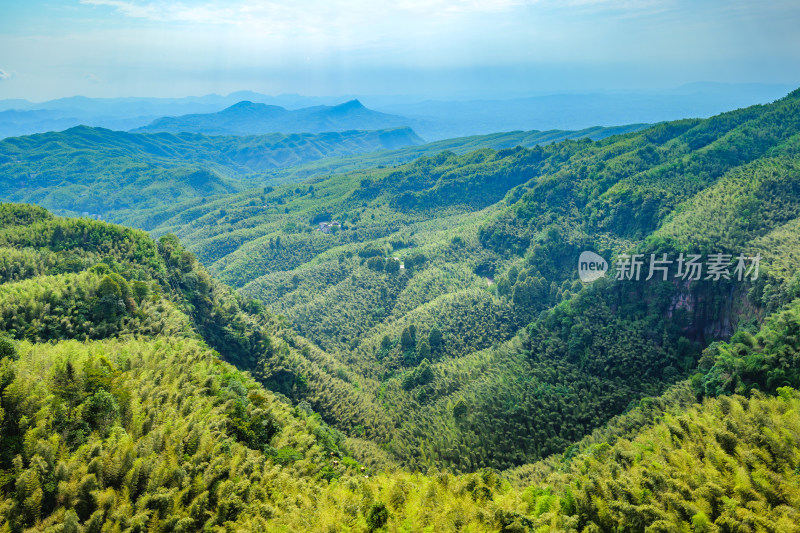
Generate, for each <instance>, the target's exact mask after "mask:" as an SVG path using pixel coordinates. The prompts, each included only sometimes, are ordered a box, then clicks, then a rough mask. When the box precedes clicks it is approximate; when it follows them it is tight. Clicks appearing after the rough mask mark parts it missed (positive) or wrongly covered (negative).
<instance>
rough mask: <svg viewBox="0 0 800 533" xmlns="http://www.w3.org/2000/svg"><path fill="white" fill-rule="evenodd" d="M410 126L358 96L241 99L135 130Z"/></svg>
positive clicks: (244, 131) (249, 131)
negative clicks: (317, 100) (303, 100)
mask: <svg viewBox="0 0 800 533" xmlns="http://www.w3.org/2000/svg"><path fill="white" fill-rule="evenodd" d="M401 126H406V127H407V126H409V120H408V119H406V118H404V117H400V116H396V115H388V114H385V113H379V112H377V111H372V110H370V109H367V108H366V107H364V106H363V105H362V104H361V102H359V101H358V100H351V101H349V102H345V103H343V104H340V105H337V106H332V107H330V106H314V107H307V108H302V109H298V110H295V111H289V110H287V109H285V108H283V107H280V106H274V105H267V104H259V103H253V102H249V101H242V102H239V103H237V104H234V105H232V106H231V107H228V108H226V109H223V110H222V111H219V112H217V113H210V114H193V115H184V116H180V117H164V118H160V119H158V120H155V121H153V122H152V123H150V124H149V125H147V126H144V127H141V128H137V129H135V130H133V131H134V132H151V133H152V132H159V131H166V132H172V133H182V132H190V133H203V134H205V135H261V134H264V133H272V132H280V133H322V132H327V131H349V130H382V129H386V128H394V127H401Z"/></svg>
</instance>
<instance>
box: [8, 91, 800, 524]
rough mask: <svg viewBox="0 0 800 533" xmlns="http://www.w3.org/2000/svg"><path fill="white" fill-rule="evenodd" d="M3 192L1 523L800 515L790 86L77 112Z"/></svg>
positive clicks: (28, 148)
mask: <svg viewBox="0 0 800 533" xmlns="http://www.w3.org/2000/svg"><path fill="white" fill-rule="evenodd" d="M0 182H2V183H0V198H1V199H2V200H3V202H4V203H0V532H3V533H5V532H14V533H22V532H34V531H42V532H53V533H55V532H64V533H67V532H69V533H74V532H86V533H90V532H92V533H101V532H102V533H117V532H120V533H121V532H131V533H133V532H165V533H166V532H176V533H177V532H248V531H269V532H273V531H274V532H303V531H320V532H330V533H334V532H339V531H343V532H353V533H355V532H359V533H360V532H408V533H410V532H433V533H436V532H449V531H461V532H465V533H466V532H483V531H486V532H508V533H511V532H528V531H530V532H547V531H563V532H581V533H599V532H608V533H616V532H642V533H644V532H647V533H657V532H663V533H666V532H676V533H677V532H681V533H683V532H686V533H689V532H720V533H745V532H752V533H756V532H758V533H762V532H775V533H785V532H791V531H800V268H798V265H799V264H800V89H799V90H796V91H794V92H792V93H789V94H788V95H787V96H785V97H783V98H781V99H779V100H776V101H775V102H773V103H770V104H764V105H756V106H752V107H746V108H742V109H737V110H734V111H729V112H725V113H722V114H719V115H716V116H713V117H711V118H706V119H683V120H677V121H670V122H661V123H657V124H652V125H645V124H635V125H630V126H626V127H615V128H591V129H589V130H581V131H575V132H568V131H546V132H539V131H528V132H512V133H507V134H493V135H482V136H474V137H466V138H459V139H451V140H447V141H437V142H435V143H424V141H423V140H422V139H420V138H419V137H418V136H417V135H416V134H415V133H414V132H413V131H411V130H410V129H408V128H397V129H392V130H382V131H377V132H361V131H350V132H344V133H338V134H327V133H324V134H313V135H312V134H291V135H280V134H268V135H259V136H243V137H236V136H209V135H203V134H196V133H193V134H188V133H186V134H183V133H177V134H172V133H125V132H116V131H111V130H107V129H102V128H91V127H87V126H81V127H77V128H73V129H69V130H66V131H64V132H60V133H45V134H35V135H30V136H26V137H14V138H7V139H4V140H2V141H0ZM584 251H592V252H594V253H596V254H597V255H599V256H600V257H602V258H604V259H605V260H606V261H607V262H608V265H609V270H608V272H607V273H606V275H605V276H603V277H601V278H600V279H597V280H595V281H592V282H588V281H582V278H581V277H580V275H579V256H580V255H581V253H582V252H584ZM632 257H633V258H636V257H639V258H642V261H643V264H642V266H641V276H636V278H635V279H633V277H632V276H631V275H629V276H627V277H626V276H625V275H624V273H625V272H624V267H623V266H622V265H623V262H624V260H625V258H632ZM688 257H696V258H703V260H704V261H705V260H707V261H706V263H705V264H704V266H705V267H707V268H708V269H709V270H704V271H703V272H702V275H698V276H696V277H692V276H687V275H686V274H687V273H686V272H684V273H683V275H682V274H681V272H680V270H679V269H682V268H683V267H685V266H686V265H687V264H688V263H686V264H685V263H684V258H688ZM714 257H717V258H719V257H725V258H726V260H727V263H726V265H729V268H727V269H725V270H723V271H722V272H720V271H719V270H718V271H717V275H714V274H713V270H710V268H711V267H709V264H710V262H711V261H712V259H713V258H714ZM665 258H669V259H665ZM678 258H680V260H678ZM737 258H738V259H739V262H740V264H739V267H737ZM656 259H661V260H662V261H664V263H663V264H667V265H668V267H666V266H665V267H664V271H663V276H662V271H655V274H654V271H653V270H652V265H653V264H655V261H656ZM648 265H650V270H649V271H648ZM742 265H744V267H747V268H746V272H744V270H745V268H744V267H743V266H742ZM667 268H671V270H668V271H667ZM735 268H739V269H740V270H734V269H735ZM743 274H745V275H743Z"/></svg>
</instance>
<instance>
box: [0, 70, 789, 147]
mask: <svg viewBox="0 0 800 533" xmlns="http://www.w3.org/2000/svg"><path fill="white" fill-rule="evenodd" d="M791 89H792V87H790V86H787V85H777V84H712V83H699V84H692V85H686V86H682V87H679V88H677V89H674V90H658V91H639V92H628V93H622V92H604V93H597V92H595V93H592V92H587V93H582V94H576V93H573V94H544V95H536V96H524V97H522V96H520V97H513V96H508V95H507V96H503V97H488V98H483V99H474V100H461V101H446V100H433V99H430V98H425V97H414V96H376V95H372V96H369V95H360V96H356V95H348V96H335V97H334V96H328V97H308V96H300V95H279V96H268V95H264V94H259V93H255V92H251V91H240V92H235V93H231V94H229V95H227V96H220V95H207V96H202V97H186V98H86V97H71V98H61V99H57V100H51V101H48V102H41V103H32V102H28V101H26V100H20V99H15V100H0V138H2V137H11V136H18V135H27V134H31V133H41V132H46V131H62V130H65V129H67V128H70V127H73V126H77V125H88V126H99V127H104V128H109V129H114V130H125V131H127V130H132V129H136V128H143V127H148V126H149V125H150V124H151V123H153V122H154V121H158V119H161V118H164V117H180V116H183V115H190V114H215V113H218V112H220V111H223V110H224V109H226V108H229V107H231V106H234V105H235V104H237V103H239V102H242V101H249V102H252V103H254V104H265V105H268V106H280V107H284V108H286V110H287V111H296V110H299V109H301V108H308V107H316V106H322V105H326V106H334V107H335V106H338V105H341V104H343V103H346V102H348V101H351V100H353V99H356V98H357V99H358V100H359V101H360V102H362V103H363V104H364V105H365V106H366V108H368V110H370V111H374V112H380V113H384V114H389V115H394V116H395V118H396V117H398V116H400V117H403V120H402V121H401V122H400V123H395V125H403V126H409V127H411V128H413V129H414V131H415V132H416V133H417V134H418V135H420V137H422V138H423V139H425V140H426V141H435V140H441V139H446V138H453V137H463V136H468V135H477V134H487V133H495V132H498V131H512V130H548V129H568V130H576V129H584V128H588V127H593V126H618V125H624V124H631V123H645V122H647V123H652V122H659V121H662V120H674V119H679V118H684V117H708V116H711V115H714V114H716V113H720V112H723V111H728V110H732V109H736V108H739V107H745V106H748V105H753V104H758V103H768V102H771V101H773V100H775V99H777V98H780V97H781V96H782V95H784V94H786V93H787V92H788V91H790V90H791ZM384 118H387V119H388V117H384ZM165 120H167V119H165ZM393 120H394V119H393ZM317 124H318V125H319V124H320V123H317ZM294 125H295V126H296V125H297V124H296V123H295V124H294ZM383 127H386V126H383ZM348 129H352V128H349V126H348ZM356 129H358V128H356ZM373 129H374V128H373ZM170 131H173V130H170ZM257 131H258V132H264V131H263V130H260V129H259V130H257ZM291 131H296V130H294V129H292V130H291ZM304 131H305V130H304ZM307 131H322V130H307ZM286 132H288V131H286ZM251 133H254V132H251Z"/></svg>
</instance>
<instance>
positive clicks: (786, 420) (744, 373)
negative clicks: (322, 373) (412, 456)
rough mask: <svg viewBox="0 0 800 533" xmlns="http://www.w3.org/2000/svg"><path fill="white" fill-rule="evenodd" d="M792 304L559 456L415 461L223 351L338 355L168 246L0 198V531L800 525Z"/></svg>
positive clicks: (251, 361) (799, 316) (257, 355)
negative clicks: (426, 466)
mask: <svg viewBox="0 0 800 533" xmlns="http://www.w3.org/2000/svg"><path fill="white" fill-rule="evenodd" d="M790 229H791V228H787V230H790ZM790 234H791V233H790ZM793 234H795V235H796V234H797V232H793ZM782 242H787V241H786V239H783V240H782ZM788 245H789V246H791V247H793V248H794V244H792V242H788ZM799 302H800V300H795V301H794V302H793V303H791V304H789V305H787V306H785V309H781V310H778V311H777V312H775V313H773V314H772V315H771V316H770V318H769V319H768V320H766V321H765V323H764V325H763V327H762V328H761V330H760V331H759V332H757V333H756V334H753V335H751V334H749V333H746V332H744V331H743V332H741V333H738V334H737V335H736V336H735V337H734V338H733V339H731V341H730V343H718V344H715V345H713V346H712V347H711V348H709V349H707V350H706V351H705V352H704V354H703V358H702V360H701V364H700V365H699V367H698V371H697V373H696V374H695V375H694V376H693V378H692V379H691V380H690V382H688V383H687V382H684V383H681V384H678V385H676V386H675V387H673V388H672V389H670V390H669V391H668V392H667V394H665V395H663V396H661V397H657V398H647V399H645V400H643V401H641V402H639V404H638V405H637V406H635V407H634V408H633V409H632V410H631V411H630V412H629V413H628V414H626V415H624V416H622V417H617V418H615V419H613V420H612V421H611V423H610V424H609V425H608V426H606V427H605V428H603V429H602V430H599V431H597V432H595V434H594V435H592V436H591V437H588V438H586V439H584V440H583V441H581V442H579V443H577V444H576V445H574V446H571V447H570V448H569V449H567V450H566V451H565V452H564V453H563V454H558V455H555V456H552V457H550V458H548V459H547V460H545V461H541V462H538V463H534V464H530V465H526V466H524V467H522V468H520V469H517V470H514V471H510V472H507V473H499V472H497V471H494V470H491V469H484V470H481V471H479V472H476V473H473V474H467V475H453V474H450V473H447V472H446V471H438V470H436V469H432V470H429V471H428V474H427V475H422V474H412V473H410V472H407V471H405V470H402V469H398V468H397V467H396V466H394V463H393V461H392V460H391V459H390V458H389V457H388V456H387V455H386V453H385V451H383V450H381V449H380V448H379V447H377V446H375V445H373V444H370V443H369V442H367V441H358V440H354V439H346V438H345V437H344V435H343V434H342V433H340V432H339V431H337V430H335V429H332V428H331V427H330V426H328V425H327V424H325V423H324V422H322V421H321V419H320V417H319V415H317V414H314V412H313V411H312V410H311V409H310V407H309V405H308V404H307V403H302V402H301V403H300V404H299V405H298V406H297V407H292V405H291V403H289V402H288V401H287V400H286V399H285V397H282V396H279V395H276V394H274V393H273V392H271V391H270V390H267V389H265V388H264V387H263V385H262V384H263V383H266V384H267V385H270V386H273V387H274V386H275V385H276V383H275V382H270V380H269V379H268V378H266V379H265V376H264V374H263V373H259V372H258V371H257V370H256V371H255V372H254V374H253V376H255V377H256V378H257V380H256V379H253V377H251V375H250V374H248V373H246V372H242V371H241V370H239V369H237V368H235V367H234V366H233V365H231V364H229V363H226V362H224V361H223V359H228V360H229V361H232V362H234V363H235V364H236V365H237V366H239V367H240V368H251V369H253V368H257V367H258V366H259V364H265V363H267V364H268V363H271V362H272V363H274V362H275V361H276V360H277V361H279V360H282V359H294V360H295V364H297V363H298V362H299V361H301V360H305V361H307V362H306V363H305V364H306V365H307V366H306V368H309V369H312V368H313V363H314V362H315V361H316V362H317V363H318V364H319V366H325V365H331V364H335V363H333V361H332V360H331V359H330V358H329V357H328V356H325V355H324V354H322V353H320V352H319V351H318V350H316V349H315V348H313V347H311V346H309V345H308V344H307V343H305V341H303V339H301V338H299V337H297V336H296V334H294V333H293V332H292V331H290V330H289V329H287V328H286V325H285V323H283V321H282V320H281V319H280V318H275V317H273V316H271V315H270V314H268V313H265V312H264V311H262V310H261V309H260V306H259V305H258V304H257V303H255V302H252V301H248V300H245V299H242V298H241V297H238V296H236V294H235V293H233V292H232V291H231V290H230V289H227V288H226V287H224V286H223V285H221V284H219V283H218V282H216V281H214V280H213V279H212V278H210V277H209V276H208V274H207V273H206V272H205V270H204V269H203V268H202V267H201V266H200V265H199V264H198V263H197V262H196V261H195V260H194V258H193V257H192V256H191V254H189V253H187V252H186V251H185V250H183V249H182V247H181V246H180V244H179V243H178V242H177V241H176V240H175V239H174V238H173V237H170V236H167V237H163V238H161V239H160V240H159V241H158V242H156V241H152V240H150V238H149V237H147V235H145V234H144V233H142V232H139V231H136V230H130V229H126V228H123V227H120V226H112V225H108V224H105V223H102V222H97V221H91V220H86V219H63V218H56V217H53V216H52V215H51V214H49V213H48V212H46V211H44V210H43V209H41V208H38V207H33V206H22V205H10V204H0V320H2V322H0V528H2V530H3V531H12V532H17V531H20V532H21V531H53V532H56V531H58V532H66V531H71V532H74V531H106V530H109V531H113V530H119V531H145V530H148V531H149V530H153V531H180V532H187V531H229V530H242V531H258V530H262V531H345V530H349V531H382V530H384V531H385V530H388V531H393V530H402V529H408V530H412V531H422V530H425V529H429V530H432V531H458V530H470V531H539V530H554V531H576V532H577V531H586V530H590V531H617V530H625V531H645V530H647V531H662V530H663V531H668V530H675V529H678V530H680V529H685V530H689V531H690V530H694V531H739V530H742V529H743V528H750V529H758V530H761V531H769V532H773V531H774V532H776V533H777V532H785V531H796V530H797V523H798V519H800V515H798V512H797V509H798V508H800V483H799V482H798V479H797V475H796V472H797V470H798V469H800V462H798V457H800V448H798V443H799V442H800V416H798V413H799V412H800V395H799V394H798V393H797V391H795V390H794V389H793V388H791V386H795V387H796V386H798V385H800V374H798V373H797V371H796V369H797V368H798V357H800V341H798V337H797V335H796V332H797V331H798V329H800V311H799V310H800V303H799ZM212 347H215V348H216V349H217V350H214V349H213V348H212ZM311 375H313V374H312V373H311V371H309V376H311ZM483 379H485V378H483ZM540 379H541V383H546V380H547V377H546V376H542V377H541V378H540ZM258 380H260V382H259V381H258ZM303 383H304V380H303V379H301V380H299V381H295V383H294V385H293V387H294V389H295V390H294V391H292V390H288V389H287V390H286V392H287V393H289V394H294V393H298V392H299V393H303V392H307V390H309V389H314V388H315V387H316V384H315V383H314V379H312V378H310V377H309V378H307V382H306V385H303ZM353 385H356V383H355V382H353ZM787 385H789V386H787ZM306 387H307V388H306ZM357 390H358V387H357V386H351V387H348V388H347V390H345V389H343V390H341V391H340V392H339V393H336V394H352V395H354V396H351V397H352V398H358V395H357ZM760 391H763V392H760ZM729 393H737V394H741V395H745V396H726V394H729ZM773 394H776V395H775V396H773ZM701 399H702V402H701V403H696V402H698V400H701ZM349 408H350V410H351V411H354V412H357V411H359V410H360V409H361V408H360V407H359V406H358V404H357V403H350V405H349ZM471 409H473V406H471V405H465V406H464V412H463V413H462V412H461V408H460V407H458V406H457V405H456V406H454V414H455V415H456V416H458V417H462V418H463V417H469V416H471V413H470V412H469V411H470V410H471ZM467 419H468V418H467ZM345 423H346V421H345ZM418 431H420V432H423V431H426V432H427V431H431V430H430V429H427V428H424V427H422V426H420V428H419V430H418ZM427 436H428V437H429V438H432V437H434V432H432V431H431V432H430V433H427ZM445 436H446V435H445ZM505 437H507V435H506V436H505ZM359 461H361V463H362V464H363V466H362V464H359Z"/></svg>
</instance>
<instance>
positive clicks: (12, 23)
mask: <svg viewBox="0 0 800 533" xmlns="http://www.w3.org/2000/svg"><path fill="white" fill-rule="evenodd" d="M799 6H800V3H798V0H776V1H770V0H765V1H761V2H754V1H743V0H666V1H649V0H642V1H638V0H613V1H610V0H608V1H607V0H566V1H556V0H450V1H445V0H395V1H388V2H387V1H382V0H345V1H335V0H294V1H286V2H281V1H269V0H262V1H254V0H250V1H241V0H227V1H222V0H199V1H193V0H186V1H183V2H166V1H159V0H25V1H19V2H17V1H12V0H1V1H0V98H27V99H31V100H42V99H47V98H54V97H60V96H71V95H76V94H82V95H87V96H185V95H201V94H207V93H211V92H216V93H229V92H232V91H236V90H243V89H247V90H254V91H258V92H263V93H268V94H278V93H288V92H296V93H302V94H307V95H337V94H401V93H413V94H420V95H429V96H439V97H442V96H447V95H451V96H466V95H469V96H475V95H480V94H483V95H486V96H491V95H499V94H506V93H541V92H548V91H550V92H552V91H561V90H572V91H581V90H597V89H625V88H630V89H648V88H662V87H672V86H677V85H680V84H683V83H687V82H693V81H720V82H763V83H795V82H798V81H800V30H798V28H800V7H799Z"/></svg>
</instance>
